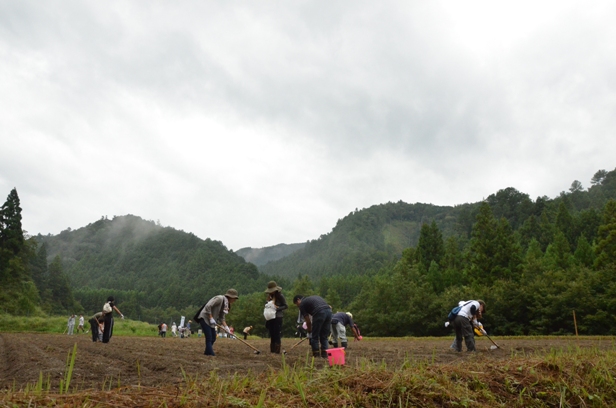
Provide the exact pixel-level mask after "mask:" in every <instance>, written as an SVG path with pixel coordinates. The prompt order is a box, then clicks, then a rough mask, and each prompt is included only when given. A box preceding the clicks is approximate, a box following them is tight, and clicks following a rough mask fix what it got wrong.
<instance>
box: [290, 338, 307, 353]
mask: <svg viewBox="0 0 616 408" xmlns="http://www.w3.org/2000/svg"><path fill="white" fill-rule="evenodd" d="M307 338H308V337H304V338H303V339H301V340H300V341H298V342H297V343H295V344H294V345H293V346H291V348H290V349H289V351H291V350H293V349H294V348H295V347H297V346H299V345H300V344H302V342H303V341H304V340H306V339H307Z"/></svg>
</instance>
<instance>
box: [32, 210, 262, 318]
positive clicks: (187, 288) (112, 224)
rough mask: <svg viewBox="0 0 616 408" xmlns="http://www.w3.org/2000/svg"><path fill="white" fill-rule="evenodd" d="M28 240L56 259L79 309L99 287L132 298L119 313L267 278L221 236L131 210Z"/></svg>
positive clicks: (255, 286) (190, 301)
mask: <svg viewBox="0 0 616 408" xmlns="http://www.w3.org/2000/svg"><path fill="white" fill-rule="evenodd" d="M36 240H37V241H38V242H39V243H40V244H41V245H42V244H44V245H45V246H46V251H47V257H48V260H52V259H54V258H55V257H56V256H59V257H60V258H61V259H62V266H63V269H64V272H65V274H66V276H67V277H68V279H69V280H70V282H71V286H72V287H73V289H74V294H75V298H76V299H77V300H79V301H80V302H81V304H82V305H83V306H84V307H85V308H86V309H87V310H89V309H93V310H96V308H97V307H99V306H98V303H100V300H101V299H100V293H99V292H100V289H104V291H105V293H113V294H116V297H119V298H122V294H124V297H125V298H124V299H121V301H126V300H127V299H126V297H127V296H128V297H131V298H133V299H132V300H133V301H134V303H135V304H136V309H135V310H134V311H124V313H125V314H126V313H131V312H132V314H133V313H137V314H138V315H142V314H143V313H144V310H143V309H151V308H157V307H161V308H177V309H182V308H185V307H187V306H190V305H200V304H202V303H204V302H205V301H207V300H208V299H210V298H211V297H212V296H214V295H217V294H220V293H224V292H225V291H226V290H227V289H228V288H230V287H234V288H236V289H237V290H238V291H239V292H240V293H251V292H254V291H256V290H259V289H260V288H262V287H263V286H264V285H265V284H266V283H267V281H268V278H267V277H265V276H263V275H262V274H260V273H259V271H258V270H257V267H256V266H255V265H254V264H252V263H248V262H246V261H245V260H244V259H243V258H241V257H240V256H238V255H236V254H235V253H233V251H230V250H228V249H227V248H226V247H225V246H224V245H223V244H222V243H221V242H218V241H213V240H210V239H206V240H202V239H200V238H198V237H196V236H195V235H193V234H190V233H186V232H183V231H178V230H175V229H173V228H170V227H165V228H163V227H161V226H159V225H156V224H155V223H154V222H152V221H146V220H143V219H141V218H140V217H137V216H133V215H126V216H121V217H114V218H113V219H112V220H109V219H100V220H98V221H96V222H94V223H92V224H89V225H87V226H85V227H83V228H80V229H77V230H72V231H71V230H66V231H62V232H61V233H60V234H59V235H57V236H41V235H39V236H37V237H36ZM118 294H120V295H118ZM129 303H130V302H129ZM137 305H138V307H137ZM126 307H127V306H126V305H125V308H126Z"/></svg>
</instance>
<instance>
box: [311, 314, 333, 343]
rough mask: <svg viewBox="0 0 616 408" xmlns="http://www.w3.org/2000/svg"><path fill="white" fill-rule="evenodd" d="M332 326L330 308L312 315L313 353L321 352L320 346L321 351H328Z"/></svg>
mask: <svg viewBox="0 0 616 408" xmlns="http://www.w3.org/2000/svg"><path fill="white" fill-rule="evenodd" d="M331 326H332V310H331V309H330V308H327V309H323V310H319V311H318V312H316V313H315V314H314V315H312V333H311V336H312V337H311V339H310V346H311V347H312V351H313V352H314V351H319V345H320V346H321V350H327V348H328V346H329V344H328V343H327V338H328V337H329V333H330V332H331Z"/></svg>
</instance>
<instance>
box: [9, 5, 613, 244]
mask: <svg viewBox="0 0 616 408" xmlns="http://www.w3.org/2000/svg"><path fill="white" fill-rule="evenodd" d="M615 16H616V2H614V1H593V2H582V1H573V2H572V1H563V0H558V1H539V2H537V1H517V2H498V1H457V0H456V1H399V2H391V1H338V2H331V1H275V2H274V1H273V2H268V1H259V2H255V1H251V2H210V1H182V2H168V1H165V2H160V1H130V2H127V1H105V2H100V1H99V2H93V1H56V2H54V1H45V2H40V1H23V0H14V1H12V0H0V195H1V196H0V201H1V202H2V203H3V202H4V201H5V199H6V197H7V196H8V194H9V192H10V190H11V189H12V188H13V187H16V188H17V192H18V194H19V197H20V200H21V207H22V209H23V212H22V217H23V219H22V224H23V228H24V229H25V230H26V231H27V232H28V233H29V234H30V235H36V234H38V233H42V234H48V233H51V234H58V233H59V232H60V231H62V230H65V229H67V228H69V227H70V228H72V229H77V228H81V227H83V226H85V225H87V224H89V223H92V222H94V221H96V220H98V219H100V218H101V216H107V217H109V218H112V217H113V216H116V215H126V214H134V215H138V216H140V217H142V218H144V219H147V220H153V221H159V222H160V223H161V224H162V225H164V226H170V227H173V228H176V229H181V230H184V231H186V232H192V233H194V234H195V235H197V236H198V237H200V238H203V239H205V238H211V239H214V240H218V241H222V243H223V244H224V245H225V246H227V248H229V249H233V250H237V249H240V248H242V247H248V246H250V247H254V248H259V247H264V246H270V245H276V244H279V243H296V242H305V241H307V240H311V239H316V238H318V237H319V236H320V235H321V234H326V233H328V232H330V231H331V229H332V228H333V227H334V226H335V224H336V221H337V220H338V219H339V218H343V217H344V216H346V215H347V214H348V213H349V212H351V211H353V210H355V209H356V208H358V209H361V208H367V207H370V206H372V205H375V204H382V203H386V202H389V201H392V202H396V201H399V200H402V201H405V202H408V203H416V202H421V203H432V204H437V205H456V204H463V203H467V202H478V201H480V200H482V199H484V198H486V197H487V196H488V195H490V194H493V193H495V192H497V191H498V190H500V189H503V188H507V187H514V188H516V189H518V190H519V191H521V192H523V193H526V194H529V195H530V196H531V198H532V199H536V198H537V197H538V196H544V195H546V196H548V197H550V198H553V197H555V196H557V195H558V194H559V193H560V192H561V191H567V190H568V189H569V187H570V186H571V183H572V182H573V181H574V180H579V181H581V182H582V185H583V187H584V188H588V187H590V179H591V177H592V176H593V175H594V174H595V172H596V171H597V170H600V169H606V170H608V171H610V170H613V169H614V168H616V132H615V130H616V40H615V39H616V24H615V23H614V17H615ZM0 204H1V203H0Z"/></svg>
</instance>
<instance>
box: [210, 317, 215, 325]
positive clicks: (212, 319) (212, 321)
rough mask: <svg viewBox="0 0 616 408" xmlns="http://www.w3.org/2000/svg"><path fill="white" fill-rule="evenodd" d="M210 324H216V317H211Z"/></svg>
mask: <svg viewBox="0 0 616 408" xmlns="http://www.w3.org/2000/svg"><path fill="white" fill-rule="evenodd" d="M210 324H211V325H212V326H216V320H214V318H213V317H212V318H211V319H210Z"/></svg>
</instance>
